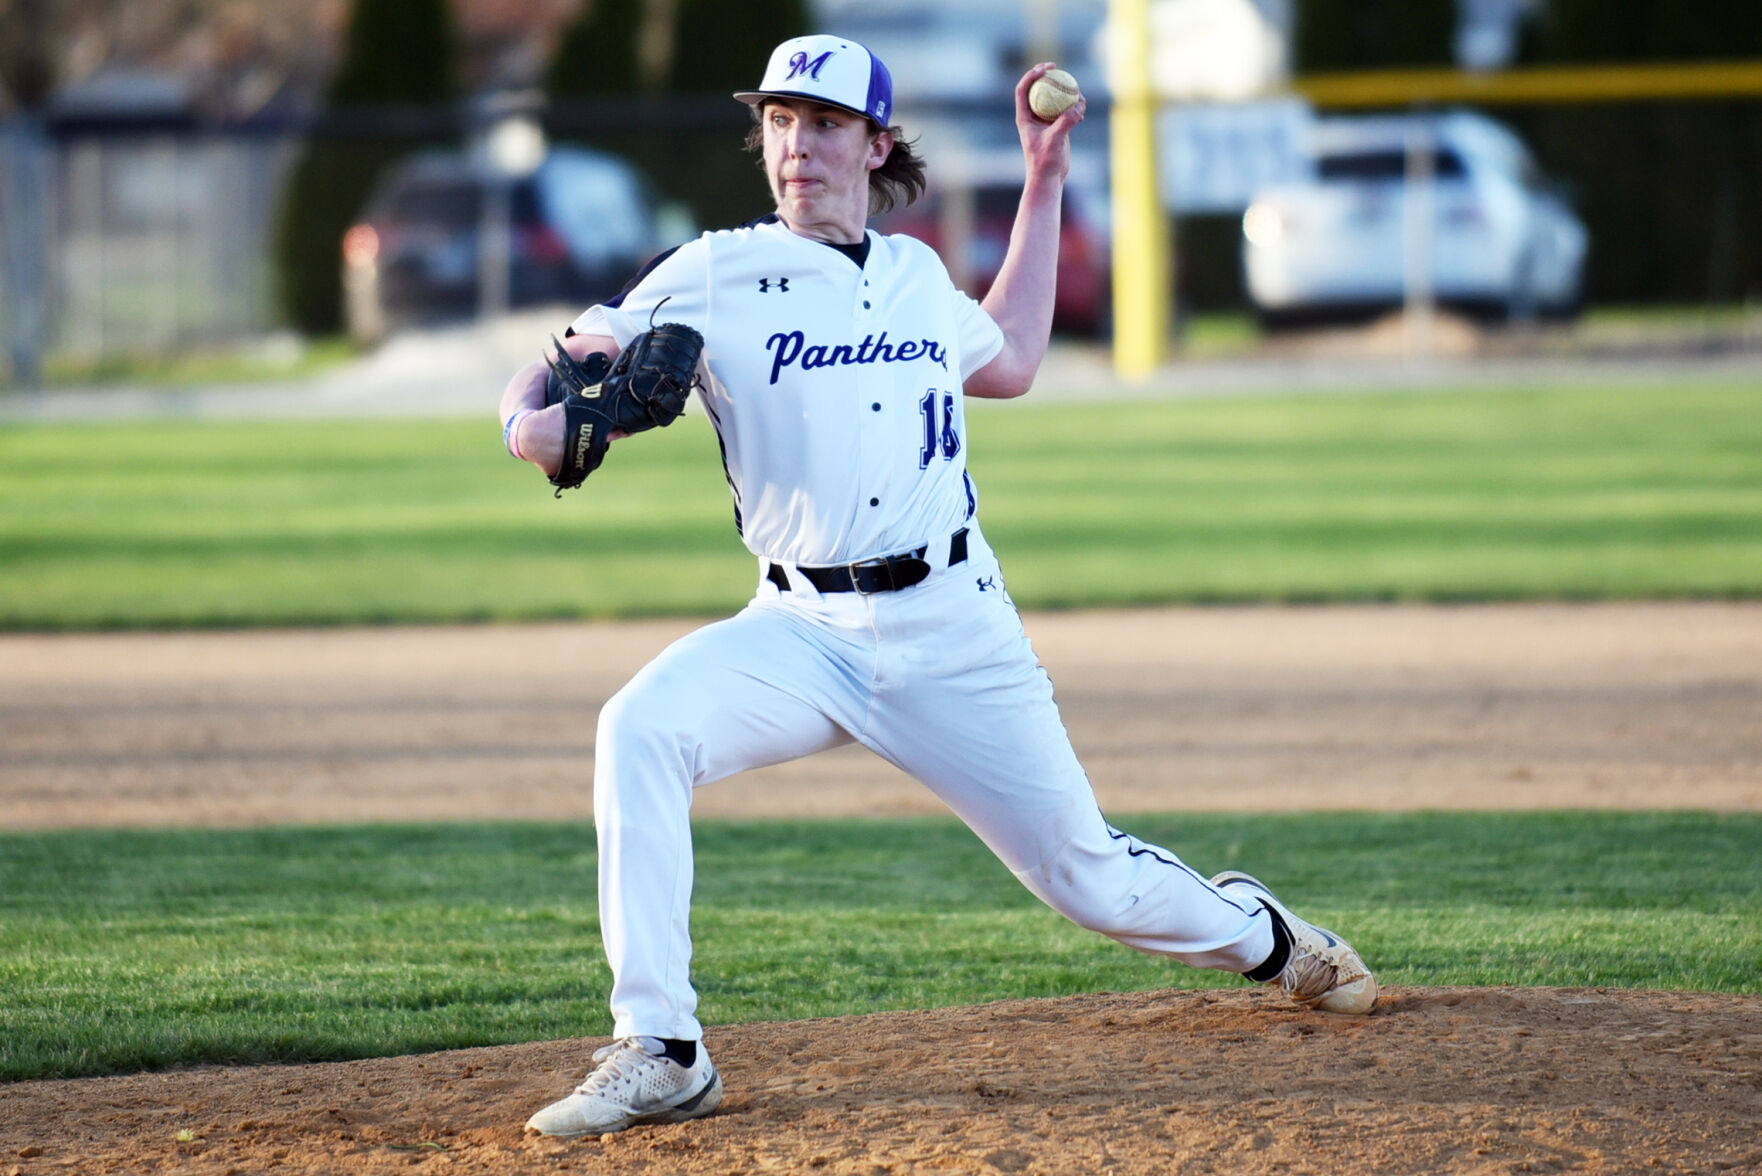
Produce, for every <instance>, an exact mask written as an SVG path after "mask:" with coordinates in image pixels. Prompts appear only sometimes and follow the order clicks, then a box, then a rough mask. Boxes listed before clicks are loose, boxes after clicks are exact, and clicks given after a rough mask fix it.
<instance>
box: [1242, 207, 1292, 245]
mask: <svg viewBox="0 0 1762 1176" xmlns="http://www.w3.org/2000/svg"><path fill="white" fill-rule="evenodd" d="M1242 235H1243V236H1244V237H1246V238H1248V243H1249V244H1250V245H1254V246H1258V247H1259V248H1262V249H1265V248H1266V247H1267V246H1269V245H1276V244H1277V243H1278V242H1279V240H1280V239H1281V238H1282V237H1284V235H1285V218H1284V216H1283V215H1282V214H1281V213H1280V212H1279V210H1278V209H1276V208H1274V207H1273V206H1272V205H1270V204H1263V203H1255V204H1250V205H1249V206H1248V211H1247V212H1245V213H1243V214H1242Z"/></svg>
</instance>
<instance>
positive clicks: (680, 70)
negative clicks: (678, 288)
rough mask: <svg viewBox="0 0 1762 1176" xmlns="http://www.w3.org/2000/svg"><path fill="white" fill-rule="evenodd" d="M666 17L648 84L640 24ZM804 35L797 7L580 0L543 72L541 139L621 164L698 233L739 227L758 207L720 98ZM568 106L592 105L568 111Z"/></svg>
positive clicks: (733, 107)
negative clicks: (548, 110) (550, 135)
mask: <svg viewBox="0 0 1762 1176" xmlns="http://www.w3.org/2000/svg"><path fill="white" fill-rule="evenodd" d="M669 14H670V19H671V24H670V26H669V27H668V28H667V29H666V30H663V31H665V32H666V33H667V34H668V35H667V36H665V37H662V38H659V40H662V41H664V42H666V43H667V44H668V45H670V47H671V49H670V53H669V55H668V58H667V60H666V61H665V62H663V63H661V64H660V68H659V69H658V71H657V72H656V74H655V76H654V77H653V78H652V79H651V78H648V77H645V76H644V75H643V72H642V65H641V57H642V50H641V45H642V41H643V37H644V33H645V29H644V23H645V22H646V21H649V20H653V19H659V18H662V17H668V16H669ZM646 31H650V32H652V31H654V30H646ZM811 31H813V24H812V21H811V19H810V15H809V12H808V8H807V5H806V4H805V3H804V2H803V0H775V2H774V3H769V4H765V5H762V6H747V5H743V4H731V3H729V2H728V0H674V2H673V3H672V4H670V5H656V4H654V3H653V2H652V0H650V2H648V3H645V2H644V0H591V2H590V4H589V5H588V7H587V8H586V9H584V10H583V12H582V13H581V14H580V15H579V16H578V17H577V18H576V19H575V20H574V22H572V23H571V24H570V25H569V26H568V27H567V28H566V29H565V30H564V32H563V35H562V37H561V38H560V39H559V41H558V45H557V51H556V56H555V57H554V58H553V60H552V61H551V64H550V67H549V68H548V69H547V70H546V73H545V79H546V80H545V89H546V92H547V93H548V94H549V95H550V97H551V98H552V99H553V100H555V102H554V105H553V111H552V113H553V118H552V125H553V129H554V130H555V131H556V133H557V134H558V135H559V137H561V138H569V139H576V140H580V141H583V142H587V143H589V144H591V145H592V146H595V147H599V148H601V149H603V150H607V151H612V152H614V153H616V154H618V155H621V156H623V157H625V158H626V159H629V160H630V161H632V162H633V163H635V164H636V165H637V167H639V168H640V169H641V170H642V171H643V173H644V174H645V175H647V176H648V177H649V178H650V180H651V181H652V182H653V183H654V184H655V185H656V187H657V188H659V189H660V191H661V192H662V193H663V194H664V195H665V196H667V197H669V198H671V199H673V200H678V201H681V202H683V203H684V204H685V205H687V206H688V207H689V208H690V209H691V212H692V215H693V216H694V217H695V218H696V219H697V220H698V222H699V223H700V224H706V225H727V224H737V223H739V222H741V221H745V220H749V219H751V218H752V217H754V216H757V215H760V214H761V213H764V212H768V211H769V210H770V200H769V197H768V196H767V194H766V191H765V184H764V179H763V177H762V176H761V175H760V174H759V170H758V168H756V167H755V166H754V162H753V158H752V156H750V155H748V154H747V153H746V152H745V151H744V150H742V149H741V141H742V139H743V138H744V135H745V129H744V128H745V126H746V124H747V118H748V116H747V114H746V112H745V111H744V110H743V109H742V108H741V107H740V105H739V104H738V103H736V102H734V101H733V100H732V99H731V98H730V95H731V94H732V93H733V92H734V91H735V90H740V89H746V88H748V87H751V86H755V85H757V84H758V82H759V79H760V77H762V76H763V74H764V71H765V62H766V60H767V59H768V58H769V57H770V55H771V50H772V49H773V48H775V47H776V46H777V43H778V42H780V41H785V40H787V39H789V38H790V37H796V36H801V35H802V34H804V33H808V32H811ZM619 99H628V100H629V101H628V103H627V104H620V103H619V102H618V100H619ZM571 100H598V102H597V104H595V103H593V102H577V103H575V105H574V108H573V109H569V106H570V101H571Z"/></svg>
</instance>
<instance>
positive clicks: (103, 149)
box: [0, 119, 299, 384]
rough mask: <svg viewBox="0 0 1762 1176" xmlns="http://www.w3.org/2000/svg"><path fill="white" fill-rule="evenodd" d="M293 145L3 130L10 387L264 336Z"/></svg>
mask: <svg viewBox="0 0 1762 1176" xmlns="http://www.w3.org/2000/svg"><path fill="white" fill-rule="evenodd" d="M298 144H299V139H298V137H297V136H295V135H292V134H279V133H238V132H231V131H216V130H187V131H186V130H155V131H145V132H142V131H130V132H128V133H120V132H119V133H114V134H82V135H75V136H62V137H55V138H51V137H50V136H48V135H46V134H45V133H43V131H42V130H41V129H40V128H38V127H36V126H34V125H33V124H31V123H30V122H28V121H26V120H22V119H20V120H13V121H11V122H9V123H6V124H3V125H0V247H3V249H4V258H3V263H0V321H4V322H5V324H6V330H5V335H6V339H5V344H6V347H7V360H8V371H7V375H8V376H9V377H10V379H11V381H12V382H14V383H26V384H28V383H34V382H35V381H36V380H37V379H38V378H40V376H41V374H42V369H43V364H44V362H45V360H46V359H48V358H50V357H53V358H54V359H55V360H57V361H63V362H66V363H67V364H69V365H70V366H76V367H85V366H92V365H95V364H97V363H98V362H100V361H101V360H103V359H104V358H106V357H109V356H117V355H130V356H141V355H146V356H164V355H170V354H174V353H177V352H180V351H186V350H189V349H192V348H199V347H209V346H225V345H228V344H235V343H238V342H241V341H244V340H247V339H251V338H253V337H258V336H261V335H263V334H265V333H267V332H269V331H271V330H273V329H275V327H276V324H277V312H276V307H275V300H274V290H273V284H272V275H271V272H270V260H269V259H270V256H271V253H270V249H269V242H270V237H271V234H272V233H273V231H274V221H275V216H276V211H277V202H278V201H279V199H280V197H281V191H282V186H283V182H284V178H285V175H286V171H287V168H288V166H289V164H290V162H291V161H292V159H293V156H294V153H295V151H296V150H297V147H298Z"/></svg>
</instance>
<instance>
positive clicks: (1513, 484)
mask: <svg viewBox="0 0 1762 1176" xmlns="http://www.w3.org/2000/svg"><path fill="white" fill-rule="evenodd" d="M967 408H968V416H969V428H968V437H967V438H966V439H965V443H966V447H967V452H968V455H969V460H970V464H971V468H972V470H973V474H974V477H975V480H976V482H977V484H978V488H979V493H980V499H981V503H982V511H981V515H980V517H981V519H982V520H983V521H984V525H985V527H986V530H987V532H988V534H989V535H990V536H991V538H992V540H993V541H994V543H995V544H996V546H997V548H998V550H999V551H1000V552H1001V553H1002V556H1003V559H1004V567H1005V570H1006V572H1007V573H1008V576H1009V580H1010V587H1011V590H1012V593H1013V594H1014V596H1015V597H1016V599H1017V600H1018V602H1020V603H1021V604H1023V605H1024V606H1025V607H1030V608H1033V607H1076V606H1106V605H1121V604H1157V603H1192V602H1207V601H1361V600H1473V599H1485V600H1507V599H1610V598H1637V597H1752V596H1756V595H1758V594H1762V383H1759V382H1755V381H1750V382H1730V383H1706V384H1701V383H1697V384H1690V385H1685V386H1682V387H1676V388H1659V387H1648V388H1633V387H1624V388H1612V389H1598V388H1585V387H1563V388H1558V389H1543V388H1534V387H1511V388H1505V389H1495V390H1487V389H1477V390H1462V391H1444V392H1424V393H1378V394H1365V395H1311V396H1302V397H1238V398H1219V399H1191V400H1163V401H1116V402H1099V403H1071V402H1062V403H1054V402H1046V403H1036V402H1035V401H1034V400H1033V399H1032V398H1031V397H1030V398H1029V399H1028V400H1026V401H1021V402H1010V403H1005V404H990V403H982V402H974V403H971V404H969V405H968V406H967ZM756 580H757V572H756V570H755V568H754V564H753V561H752V559H751V557H750V556H749V555H748V554H747V553H746V551H745V550H744V548H742V546H741V545H740V542H739V540H738V537H737V536H736V534H735V530H734V526H733V506H732V503H731V501H730V497H729V493H728V488H727V486H726V483H725V481H724V478H723V471H722V465H721V461H720V458H719V455H718V453H717V446H716V439H715V437H714V435H713V433H712V432H711V430H710V429H709V427H708V425H707V424H706V423H705V422H704V420H703V419H702V417H701V416H693V417H688V418H687V419H686V420H685V421H684V422H682V423H680V424H679V425H676V426H674V427H673V428H671V429H667V430H661V431H657V432H655V433H653V434H649V435H646V436H644V437H641V438H638V439H636V440H634V441H631V442H629V443H623V444H620V445H619V446H618V447H617V448H616V449H615V450H614V451H613V453H612V455H611V457H610V459H609V460H608V462H607V465H606V467H605V468H604V469H603V470H602V471H601V472H600V473H598V474H596V475H595V477H594V478H593V480H591V481H590V482H589V483H588V484H587V485H586V487H584V488H583V489H582V490H581V491H578V492H575V493H572V494H569V495H565V496H564V498H563V500H562V501H556V500H554V499H553V498H552V497H551V494H550V490H549V488H548V487H547V486H546V485H545V484H544V482H543V480H542V479H541V478H540V477H539V476H538V475H537V474H536V472H534V471H533V470H532V469H531V468H530V467H523V466H520V465H518V464H516V463H515V462H513V461H512V460H511V459H509V458H508V457H507V456H506V455H505V454H503V453H502V452H501V449H500V445H499V438H498V436H497V434H496V431H495V427H494V422H493V420H491V419H490V418H489V416H488V415H487V413H486V416H485V418H484V419H483V420H473V419H466V420H461V419H447V420H440V421H426V422H425V421H420V420H390V421H370V422H362V421H344V422H312V421H304V422H222V421H207V422H203V421H147V422H131V423H126V424H112V425H104V424H80V425H78V426H64V425H30V426H13V427H10V428H6V429H0V627H5V628H28V629H58V628H93V627H108V626H119V627H128V626H183V625H276V624H306V623H315V624H330V623H349V622H361V621H372V622H379V621H389V622H430V623H431V622H445V621H475V620H483V619H507V620H518V619H530V618H541V617H543V618H553V617H572V616H581V617H615V616H633V615H655V614H666V613H687V614H718V613H724V612H727V611H730V610H732V609H733V608H736V607H738V606H739V604H740V603H741V602H742V601H744V600H745V599H746V598H747V597H748V596H749V595H750V594H751V591H752V587H753V585H754V584H755V583H756Z"/></svg>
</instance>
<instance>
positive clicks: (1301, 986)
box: [1279, 950, 1340, 1003]
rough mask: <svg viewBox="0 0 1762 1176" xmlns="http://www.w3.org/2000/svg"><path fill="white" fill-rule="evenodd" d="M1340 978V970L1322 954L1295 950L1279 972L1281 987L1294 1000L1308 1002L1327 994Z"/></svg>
mask: <svg viewBox="0 0 1762 1176" xmlns="http://www.w3.org/2000/svg"><path fill="white" fill-rule="evenodd" d="M1339 978H1340V970H1339V969H1338V968H1336V967H1335V966H1334V965H1333V964H1330V963H1329V962H1328V961H1327V960H1325V959H1323V958H1322V957H1321V956H1318V955H1312V954H1310V953H1308V952H1303V953H1301V954H1299V953H1298V952H1297V951H1295V950H1293V951H1292V953H1291V959H1290V962H1288V963H1287V964H1286V965H1285V970H1284V971H1283V972H1280V973H1279V987H1280V988H1282V989H1284V990H1285V995H1286V996H1288V997H1290V998H1291V999H1292V1000H1295V1001H1300V1002H1303V1003H1308V1002H1309V1001H1313V1000H1318V999H1320V998H1321V997H1323V996H1326V995H1327V993H1328V990H1329V989H1331V988H1333V987H1334V985H1335V984H1337V983H1339Z"/></svg>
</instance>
